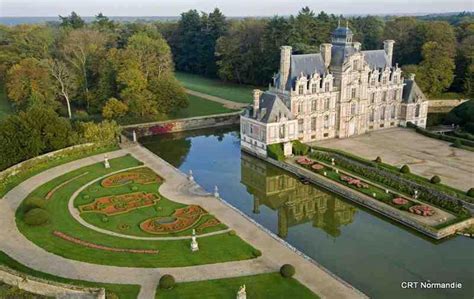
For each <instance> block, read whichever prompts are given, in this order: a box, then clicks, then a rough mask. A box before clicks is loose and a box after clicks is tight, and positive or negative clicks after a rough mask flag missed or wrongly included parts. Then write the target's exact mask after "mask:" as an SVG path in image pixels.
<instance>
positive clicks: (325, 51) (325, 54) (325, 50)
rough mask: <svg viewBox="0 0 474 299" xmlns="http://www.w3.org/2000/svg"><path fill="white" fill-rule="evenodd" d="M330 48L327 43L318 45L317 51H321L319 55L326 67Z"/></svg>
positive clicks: (329, 61)
mask: <svg viewBox="0 0 474 299" xmlns="http://www.w3.org/2000/svg"><path fill="white" fill-rule="evenodd" d="M331 48H332V45H331V44H327V43H325V44H321V46H319V52H321V56H322V57H323V60H324V65H325V66H326V68H328V67H329V65H330V64H331Z"/></svg>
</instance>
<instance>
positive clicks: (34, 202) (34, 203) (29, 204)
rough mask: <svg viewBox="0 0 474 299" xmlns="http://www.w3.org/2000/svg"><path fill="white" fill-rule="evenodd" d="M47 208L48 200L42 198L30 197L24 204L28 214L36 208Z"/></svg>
mask: <svg viewBox="0 0 474 299" xmlns="http://www.w3.org/2000/svg"><path fill="white" fill-rule="evenodd" d="M45 206H46V200H45V199H43V198H41V197H29V198H27V199H25V201H24V202H23V207H24V208H25V211H26V212H28V211H29V210H32V209H35V208H40V209H44V207H45Z"/></svg>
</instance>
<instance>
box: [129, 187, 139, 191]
mask: <svg viewBox="0 0 474 299" xmlns="http://www.w3.org/2000/svg"><path fill="white" fill-rule="evenodd" d="M130 189H132V191H138V187H137V186H132V187H131V188H130Z"/></svg>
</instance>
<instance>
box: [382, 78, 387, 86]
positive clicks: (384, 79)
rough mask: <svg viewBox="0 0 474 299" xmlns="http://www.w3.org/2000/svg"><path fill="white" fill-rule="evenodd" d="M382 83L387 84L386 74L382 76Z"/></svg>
mask: <svg viewBox="0 0 474 299" xmlns="http://www.w3.org/2000/svg"><path fill="white" fill-rule="evenodd" d="M382 84H383V85H386V84H387V76H383V77H382Z"/></svg>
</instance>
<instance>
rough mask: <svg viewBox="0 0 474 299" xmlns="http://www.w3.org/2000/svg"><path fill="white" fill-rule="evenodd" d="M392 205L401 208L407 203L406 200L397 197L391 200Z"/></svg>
mask: <svg viewBox="0 0 474 299" xmlns="http://www.w3.org/2000/svg"><path fill="white" fill-rule="evenodd" d="M392 203H393V204H395V205H397V206H403V205H406V204H407V203H408V200H407V199H405V198H401V197H397V198H394V199H393V200H392Z"/></svg>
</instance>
